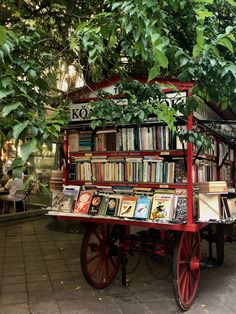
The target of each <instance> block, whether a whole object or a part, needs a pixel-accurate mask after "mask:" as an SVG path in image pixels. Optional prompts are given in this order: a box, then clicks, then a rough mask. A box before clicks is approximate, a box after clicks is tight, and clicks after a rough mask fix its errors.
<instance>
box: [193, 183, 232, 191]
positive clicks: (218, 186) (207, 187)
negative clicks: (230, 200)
mask: <svg viewBox="0 0 236 314" xmlns="http://www.w3.org/2000/svg"><path fill="white" fill-rule="evenodd" d="M195 187H196V188H199V192H216V193H217V192H218V193H222V192H228V187H227V182H226V181H208V182H198V183H195Z"/></svg>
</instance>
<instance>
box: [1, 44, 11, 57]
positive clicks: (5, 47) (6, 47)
mask: <svg viewBox="0 0 236 314" xmlns="http://www.w3.org/2000/svg"><path fill="white" fill-rule="evenodd" d="M1 49H2V51H3V52H4V54H5V55H6V56H8V57H9V58H10V59H11V49H10V47H9V45H8V44H6V43H5V44H3V45H2V47H1Z"/></svg>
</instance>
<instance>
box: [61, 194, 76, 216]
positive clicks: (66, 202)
mask: <svg viewBox="0 0 236 314" xmlns="http://www.w3.org/2000/svg"><path fill="white" fill-rule="evenodd" d="M73 208H74V195H73V194H70V193H69V194H68V193H65V192H64V193H63V194H62V200H61V203H60V208H59V210H60V211H61V212H64V213H70V212H71V211H72V210H73Z"/></svg>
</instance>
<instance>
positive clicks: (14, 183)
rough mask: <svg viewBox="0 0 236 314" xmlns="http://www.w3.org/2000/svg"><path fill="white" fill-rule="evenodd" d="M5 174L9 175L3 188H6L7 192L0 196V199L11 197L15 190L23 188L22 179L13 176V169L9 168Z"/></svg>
mask: <svg viewBox="0 0 236 314" xmlns="http://www.w3.org/2000/svg"><path fill="white" fill-rule="evenodd" d="M7 175H8V176H9V179H8V181H7V183H6V184H5V185H4V190H6V192H8V194H7V195H2V196H0V199H1V200H7V199H12V198H14V196H15V194H16V191H17V190H23V189H24V184H23V181H22V179H20V178H17V177H15V178H13V171H12V170H11V169H10V170H8V172H7Z"/></svg>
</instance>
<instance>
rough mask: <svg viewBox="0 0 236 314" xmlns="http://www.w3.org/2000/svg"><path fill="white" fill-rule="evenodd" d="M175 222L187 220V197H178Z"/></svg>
mask: <svg viewBox="0 0 236 314" xmlns="http://www.w3.org/2000/svg"><path fill="white" fill-rule="evenodd" d="M175 212H176V214H175V220H176V221H177V222H179V223H182V222H185V221H186V220H187V215H188V214H187V197H185V196H184V197H182V196H178V200H177V205H176V211H175Z"/></svg>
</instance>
